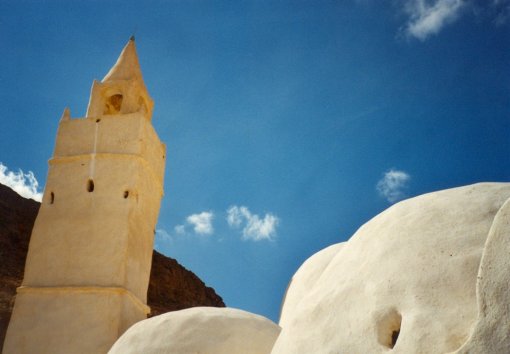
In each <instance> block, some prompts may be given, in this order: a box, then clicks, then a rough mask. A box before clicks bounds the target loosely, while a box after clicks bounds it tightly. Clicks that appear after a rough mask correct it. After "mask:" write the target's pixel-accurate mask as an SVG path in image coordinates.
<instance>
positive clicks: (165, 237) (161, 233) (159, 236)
mask: <svg viewBox="0 0 510 354" xmlns="http://www.w3.org/2000/svg"><path fill="white" fill-rule="evenodd" d="M157 240H160V241H166V242H168V241H172V236H170V234H169V233H168V232H166V230H165V229H156V241H157Z"/></svg>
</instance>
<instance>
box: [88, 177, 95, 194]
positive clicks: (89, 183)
mask: <svg viewBox="0 0 510 354" xmlns="http://www.w3.org/2000/svg"><path fill="white" fill-rule="evenodd" d="M87 191H88V192H89V193H90V192H93V191H94V181H93V180H91V179H89V180H88V181H87Z"/></svg>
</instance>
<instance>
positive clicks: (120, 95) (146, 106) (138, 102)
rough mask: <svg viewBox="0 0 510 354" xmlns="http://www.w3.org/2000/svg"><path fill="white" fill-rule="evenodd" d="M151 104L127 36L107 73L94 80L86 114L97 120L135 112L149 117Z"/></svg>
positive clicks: (133, 49) (133, 44)
mask: <svg viewBox="0 0 510 354" xmlns="http://www.w3.org/2000/svg"><path fill="white" fill-rule="evenodd" d="M153 105H154V102H153V101H152V99H151V98H150V96H149V93H148V91H147V88H146V87H145V83H144V82H143V77H142V70H141V69H140V62H139V61H138V55H137V53H136V46H135V38H134V36H131V38H130V39H129V41H128V42H127V44H126V45H125V46H124V49H122V52H121V53H120V56H119V58H118V59H117V62H116V63H115V65H114V66H113V67H112V68H111V69H110V71H109V72H108V74H106V76H105V77H104V78H103V80H102V81H101V82H97V81H94V83H93V85H92V90H91V94H90V101H89V106H88V108H87V115H86V116H87V117H92V118H94V119H97V118H99V117H101V116H104V115H125V114H131V113H136V112H139V113H141V114H143V115H144V117H145V118H147V119H148V120H150V119H151V116H152V108H153Z"/></svg>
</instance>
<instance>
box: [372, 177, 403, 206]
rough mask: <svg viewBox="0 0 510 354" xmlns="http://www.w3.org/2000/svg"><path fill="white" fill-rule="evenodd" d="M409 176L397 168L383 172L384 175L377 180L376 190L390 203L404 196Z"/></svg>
mask: <svg viewBox="0 0 510 354" xmlns="http://www.w3.org/2000/svg"><path fill="white" fill-rule="evenodd" d="M410 179H411V176H410V175H409V174H408V173H406V172H404V171H399V170H394V169H391V170H389V171H387V172H385V173H384V176H383V177H382V178H381V179H380V180H379V182H377V186H376V188H377V191H378V192H379V194H380V195H381V196H382V197H384V198H386V200H387V201H388V202H390V203H395V202H396V201H398V200H401V199H403V198H405V196H406V195H405V190H406V189H407V184H408V182H409V180H410Z"/></svg>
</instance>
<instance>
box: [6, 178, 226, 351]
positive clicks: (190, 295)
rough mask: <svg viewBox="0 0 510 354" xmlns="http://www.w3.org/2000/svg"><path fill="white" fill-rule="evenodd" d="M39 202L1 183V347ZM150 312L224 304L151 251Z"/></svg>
mask: <svg viewBox="0 0 510 354" xmlns="http://www.w3.org/2000/svg"><path fill="white" fill-rule="evenodd" d="M39 206H40V203H38V202H36V201H34V200H32V199H25V198H23V197H21V196H20V195H18V194H17V193H16V192H14V191H13V190H12V189H10V188H9V187H6V186H4V185H2V184H0V349H1V348H2V347H3V342H4V339H5V332H6V331H7V326H8V324H9V319H10V317H11V312H12V307H13V305H14V297H15V295H16V288H17V287H18V286H20V285H21V281H22V280H23V272H24V268H25V258H26V256H27V251H28V243H29V241H30V234H31V233H32V227H33V226H34V221H35V218H36V216H37V212H38V210H39ZM147 304H148V305H149V306H150V308H151V316H155V315H159V314H162V313H165V312H169V311H176V310H182V309H185V308H189V307H195V306H214V307H225V304H224V303H223V300H222V298H221V297H220V296H219V295H217V294H216V292H215V291H214V289H213V288H210V287H208V286H206V285H205V284H204V282H203V281H201V280H200V278H198V277H197V276H196V275H195V274H193V272H191V271H189V270H187V269H186V268H184V267H183V266H182V265H180V264H179V263H178V262H177V261H176V260H175V259H172V258H169V257H166V256H164V255H162V254H161V253H159V252H157V251H154V252H153V257H152V268H151V276H150V282H149V290H148V296H147Z"/></svg>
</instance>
